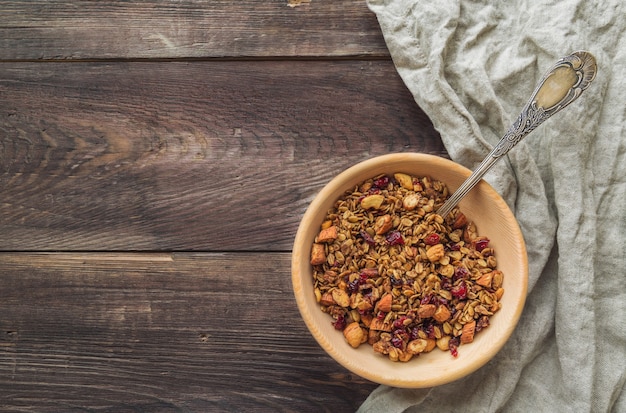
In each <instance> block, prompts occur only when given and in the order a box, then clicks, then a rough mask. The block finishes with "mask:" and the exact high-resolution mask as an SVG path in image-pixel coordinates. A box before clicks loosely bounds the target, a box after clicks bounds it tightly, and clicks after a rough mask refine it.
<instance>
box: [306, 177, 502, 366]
mask: <svg viewBox="0 0 626 413" xmlns="http://www.w3.org/2000/svg"><path fill="white" fill-rule="evenodd" d="M448 195H449V194H448V188H447V186H446V185H445V184H444V183H443V182H440V181H438V180H435V179H432V178H430V177H429V176H415V175H411V174H407V173H402V172H399V173H393V174H379V175H377V176H374V177H372V178H369V179H367V180H365V181H363V182H361V183H360V184H358V185H356V186H355V187H354V188H352V189H350V190H348V191H346V192H345V193H344V194H343V196H341V197H340V198H339V199H338V200H337V201H336V202H335V204H334V205H333V206H332V208H331V209H330V210H329V211H328V212H327V214H326V216H325V218H324V221H323V223H322V225H321V228H320V230H319V233H318V234H317V236H316V237H315V240H314V242H313V245H312V248H311V259H310V264H311V265H312V266H313V283H314V294H315V298H316V301H317V303H319V305H320V308H321V310H322V311H323V312H325V313H327V314H328V315H329V316H330V320H332V321H329V322H332V324H333V326H334V328H335V329H336V330H340V331H342V332H343V335H344V337H345V340H346V341H347V342H348V344H349V345H350V346H352V347H354V348H357V347H359V346H360V345H361V344H364V343H367V344H369V345H371V346H372V348H373V350H374V351H375V352H376V353H380V354H383V355H385V356H387V357H388V358H389V359H390V360H392V361H403V362H406V361H409V360H411V359H413V358H414V357H416V356H418V355H420V354H422V353H428V352H430V351H432V350H434V349H440V350H444V351H449V352H450V353H451V354H452V355H453V356H455V357H456V356H457V355H458V348H459V346H461V345H463V344H467V343H471V342H472V341H473V340H474V336H475V335H476V334H478V333H479V332H480V331H481V330H483V329H485V328H487V327H488V326H489V323H490V318H491V316H492V315H493V314H495V313H496V312H497V311H499V310H500V307H501V302H500V299H501V298H502V296H503V293H504V288H503V281H504V276H503V273H502V271H500V270H498V268H497V260H496V255H495V251H494V249H493V248H491V246H490V245H489V239H488V238H487V237H485V236H479V235H478V232H477V229H476V226H475V224H474V223H473V222H471V221H468V219H467V218H466V216H465V215H464V214H463V213H462V212H461V211H460V210H459V208H458V207H457V208H455V209H454V210H453V211H452V213H451V214H450V215H449V216H448V217H447V218H446V219H445V220H444V219H443V218H442V217H441V216H439V215H437V214H436V210H437V208H438V207H439V206H440V205H441V204H443V202H444V201H445V199H446V198H447V197H448Z"/></svg>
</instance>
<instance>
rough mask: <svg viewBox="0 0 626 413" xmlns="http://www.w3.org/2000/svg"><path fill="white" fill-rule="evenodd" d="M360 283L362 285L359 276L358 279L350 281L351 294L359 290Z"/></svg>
mask: <svg viewBox="0 0 626 413" xmlns="http://www.w3.org/2000/svg"><path fill="white" fill-rule="evenodd" d="M359 285H360V282H359V279H358V278H357V279H356V280H352V281H350V282H349V283H348V292H349V293H350V294H354V293H356V292H357V291H359Z"/></svg>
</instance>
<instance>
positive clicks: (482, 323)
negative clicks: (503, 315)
mask: <svg viewBox="0 0 626 413" xmlns="http://www.w3.org/2000/svg"><path fill="white" fill-rule="evenodd" d="M487 327H489V317H487V316H486V315H484V316H482V317H480V318H479V319H478V321H477V322H476V333H478V332H479V331H480V330H482V329H483V328H487Z"/></svg>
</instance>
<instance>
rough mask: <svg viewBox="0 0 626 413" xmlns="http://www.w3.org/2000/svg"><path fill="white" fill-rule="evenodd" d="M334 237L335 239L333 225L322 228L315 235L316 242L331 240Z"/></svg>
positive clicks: (335, 228) (335, 231) (335, 232)
mask: <svg viewBox="0 0 626 413" xmlns="http://www.w3.org/2000/svg"><path fill="white" fill-rule="evenodd" d="M336 239H337V227H336V226H335V225H333V226H331V227H328V228H324V229H323V230H321V231H320V233H319V234H318V235H317V242H318V243H324V242H332V241H334V240H336Z"/></svg>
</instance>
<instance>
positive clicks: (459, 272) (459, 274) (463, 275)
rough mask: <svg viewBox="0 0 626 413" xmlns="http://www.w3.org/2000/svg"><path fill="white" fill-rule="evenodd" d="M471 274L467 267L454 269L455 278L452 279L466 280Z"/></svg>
mask: <svg viewBox="0 0 626 413" xmlns="http://www.w3.org/2000/svg"><path fill="white" fill-rule="evenodd" d="M469 275H470V273H469V271H468V270H467V268H465V267H455V268H454V276H453V277H452V279H453V280H454V281H456V280H459V279H462V280H466V279H467V278H468V277H469Z"/></svg>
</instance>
